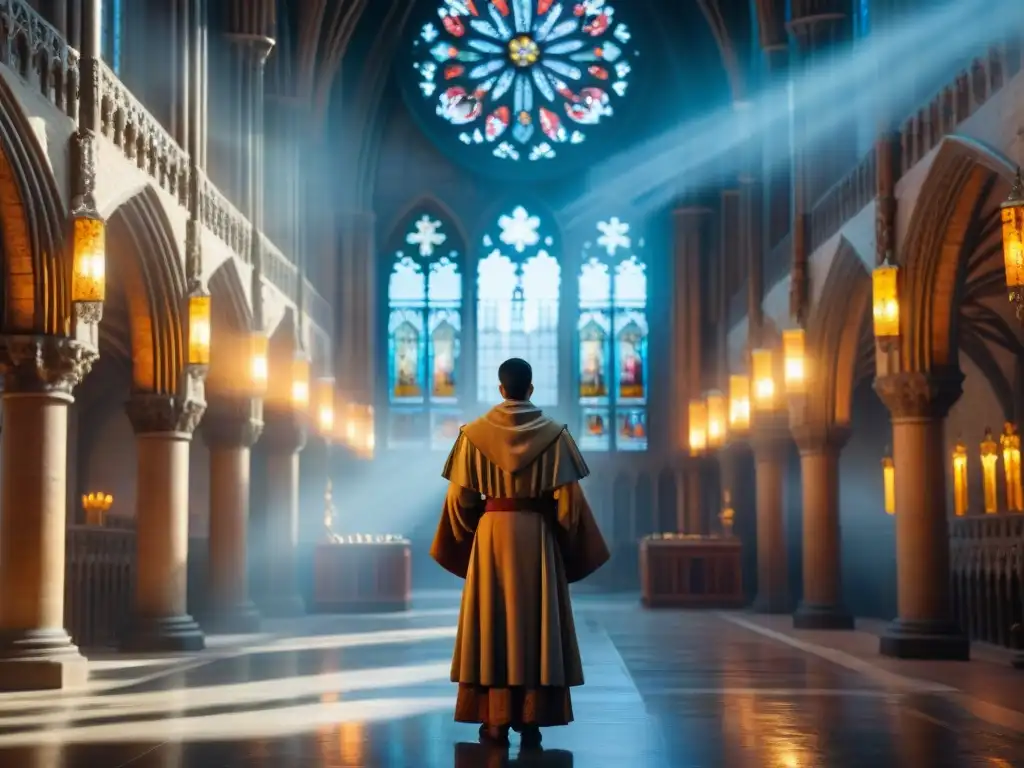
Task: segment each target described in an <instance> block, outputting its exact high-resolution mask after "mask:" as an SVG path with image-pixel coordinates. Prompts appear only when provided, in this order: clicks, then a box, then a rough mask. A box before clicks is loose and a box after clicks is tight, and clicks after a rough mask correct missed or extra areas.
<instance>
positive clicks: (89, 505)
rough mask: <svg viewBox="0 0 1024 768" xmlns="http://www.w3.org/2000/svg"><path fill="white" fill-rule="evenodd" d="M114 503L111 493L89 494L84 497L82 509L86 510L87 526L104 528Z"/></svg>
mask: <svg viewBox="0 0 1024 768" xmlns="http://www.w3.org/2000/svg"><path fill="white" fill-rule="evenodd" d="M113 503H114V497H113V496H111V495H110V494H109V493H87V494H84V495H83V496H82V509H84V510H85V524H86V525H97V526H102V525H104V524H105V523H106V521H107V512H109V511H110V507H111V505H113Z"/></svg>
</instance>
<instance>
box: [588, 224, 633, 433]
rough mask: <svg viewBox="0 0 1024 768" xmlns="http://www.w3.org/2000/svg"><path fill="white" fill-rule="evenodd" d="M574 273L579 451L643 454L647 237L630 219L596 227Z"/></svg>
mask: <svg viewBox="0 0 1024 768" xmlns="http://www.w3.org/2000/svg"><path fill="white" fill-rule="evenodd" d="M593 234H594V237H593V238H592V239H591V240H589V241H587V242H585V243H584V245H583V259H582V265H581V267H580V274H579V320H578V323H577V338H578V360H579V370H578V377H579V388H578V391H579V406H580V414H581V418H582V424H581V425H580V445H581V446H582V447H584V448H587V449H590V450H605V451H607V450H620V451H643V450H646V449H647V394H648V393H647V383H648V378H649V377H648V345H647V337H648V322H647V298H648V288H647V263H646V260H645V258H644V239H643V237H642V236H640V235H639V234H638V233H636V232H634V231H633V228H632V226H631V224H630V223H629V222H628V221H624V220H621V219H619V218H617V217H614V216H613V217H611V218H610V219H608V220H606V221H601V222H598V223H597V226H596V229H595V232H594V233H593Z"/></svg>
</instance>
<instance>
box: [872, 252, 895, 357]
mask: <svg viewBox="0 0 1024 768" xmlns="http://www.w3.org/2000/svg"><path fill="white" fill-rule="evenodd" d="M899 276H900V269H899V267H897V266H896V265H895V264H893V263H892V262H891V261H890V260H889V256H888V255H886V257H885V261H883V262H882V263H881V264H880V265H878V266H877V267H875V270H874V272H872V273H871V294H872V301H871V303H872V311H873V313H874V317H875V338H876V339H878V341H880V342H882V343H883V344H886V345H892V344H894V343H895V342H896V341H898V340H899V337H900V291H899Z"/></svg>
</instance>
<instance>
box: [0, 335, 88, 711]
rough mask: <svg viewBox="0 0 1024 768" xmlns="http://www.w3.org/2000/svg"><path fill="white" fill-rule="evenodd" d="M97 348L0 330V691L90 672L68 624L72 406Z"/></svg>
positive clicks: (80, 678)
mask: <svg viewBox="0 0 1024 768" xmlns="http://www.w3.org/2000/svg"><path fill="white" fill-rule="evenodd" d="M95 358H96V355H95V353H94V352H93V351H92V350H91V349H90V348H88V347H85V346H82V345H80V344H78V343H76V342H73V341H70V340H67V339H59V338H55V337H43V336H4V337H0V373H2V375H3V395H2V397H3V400H2V403H3V430H2V431H0V473H2V474H0V477H2V478H3V483H2V484H0V585H2V594H0V690H3V691H25V690H45V689H59V688H69V687H76V686H80V685H84V684H85V683H86V681H87V679H88V674H89V672H88V666H87V662H86V659H85V658H84V657H83V656H82V655H81V654H80V653H79V652H78V648H77V647H75V646H74V645H73V644H72V643H71V638H70V637H69V636H68V633H67V632H66V631H65V630H64V532H65V516H66V505H67V475H66V473H67V444H68V406H69V405H70V404H71V403H72V402H73V398H72V397H71V392H72V390H73V389H74V387H75V386H76V385H77V384H78V383H79V382H80V381H81V380H82V378H83V377H84V376H85V375H86V374H87V373H88V372H89V370H90V368H91V367H92V363H93V361H94V360H95Z"/></svg>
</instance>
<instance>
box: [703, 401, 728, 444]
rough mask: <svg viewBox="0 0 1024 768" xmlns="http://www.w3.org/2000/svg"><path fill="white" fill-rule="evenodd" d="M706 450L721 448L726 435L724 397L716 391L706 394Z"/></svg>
mask: <svg viewBox="0 0 1024 768" xmlns="http://www.w3.org/2000/svg"><path fill="white" fill-rule="evenodd" d="M707 414H708V448H721V447H722V444H723V443H724V442H725V434H726V404H725V395H723V394H722V393H721V392H719V391H718V390H717V389H713V390H711V391H710V392H708V397H707Z"/></svg>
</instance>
